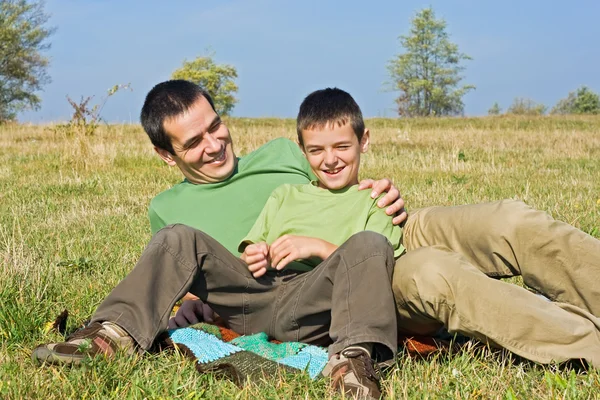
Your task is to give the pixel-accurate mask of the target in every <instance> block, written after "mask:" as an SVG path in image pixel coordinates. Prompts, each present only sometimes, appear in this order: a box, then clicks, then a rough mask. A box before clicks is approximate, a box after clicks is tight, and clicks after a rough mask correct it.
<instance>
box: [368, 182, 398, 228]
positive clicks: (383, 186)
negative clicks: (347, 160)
mask: <svg viewBox="0 0 600 400" xmlns="http://www.w3.org/2000/svg"><path fill="white" fill-rule="evenodd" d="M365 189H372V192H371V198H373V199H374V198H377V197H378V196H379V195H380V194H382V193H386V194H385V196H383V197H382V198H381V199H379V201H378V202H377V206H378V207H379V208H384V207H387V208H386V209H385V213H386V214H387V215H389V216H392V215H395V217H394V218H392V223H393V224H394V225H400V224H401V223H403V222H404V221H406V218H407V217H408V214H407V213H406V210H405V209H404V200H403V199H402V196H401V195H400V191H399V190H398V189H397V188H396V187H395V186H394V184H393V183H392V181H391V180H389V179H387V178H384V179H379V180H373V179H363V180H362V181H360V183H359V184H358V190H365Z"/></svg>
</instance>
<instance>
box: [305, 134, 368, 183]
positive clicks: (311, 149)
mask: <svg viewBox="0 0 600 400" xmlns="http://www.w3.org/2000/svg"><path fill="white" fill-rule="evenodd" d="M302 140H303V141H304V146H302V151H303V152H304V154H305V156H306V159H307V160H308V163H309V164H310V167H311V169H312V171H313V172H314V174H315V175H316V176H317V179H318V180H319V187H322V188H325V189H330V190H337V189H343V188H345V187H347V186H352V185H356V184H357V183H358V169H359V167H360V154H361V153H364V152H366V151H367V148H368V146H369V130H368V129H365V133H364V135H363V137H362V140H361V141H360V143H359V142H358V138H357V137H356V134H355V133H354V130H353V129H352V126H351V125H350V124H345V125H344V126H341V127H340V126H338V125H337V124H333V125H329V126H325V127H323V128H318V129H313V130H303V131H302Z"/></svg>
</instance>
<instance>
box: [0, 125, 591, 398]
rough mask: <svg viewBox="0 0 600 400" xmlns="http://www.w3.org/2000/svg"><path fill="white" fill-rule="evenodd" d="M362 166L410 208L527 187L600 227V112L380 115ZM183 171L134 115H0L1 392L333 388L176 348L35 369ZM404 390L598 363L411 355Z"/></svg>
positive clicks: (91, 302)
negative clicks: (159, 151) (248, 377)
mask: <svg viewBox="0 0 600 400" xmlns="http://www.w3.org/2000/svg"><path fill="white" fill-rule="evenodd" d="M228 125H229V127H230V129H231V131H232V133H233V135H234V140H235V142H236V151H237V153H238V154H241V155H243V154H246V153H248V152H249V151H251V150H253V149H255V148H256V147H258V146H259V145H260V144H262V143H264V142H266V141H267V140H270V139H273V138H276V137H280V136H287V137H290V138H292V137H293V135H294V121H293V120H278V119H231V120H229V121H228ZM367 125H368V126H369V127H371V129H372V142H373V145H372V147H371V151H370V153H369V154H368V155H367V157H366V158H365V161H364V164H363V168H362V175H363V176H364V177H383V176H386V177H390V178H392V179H393V180H394V181H395V182H396V184H397V186H398V187H399V188H400V189H401V191H402V193H403V196H404V198H405V199H406V201H407V204H408V206H409V209H414V208H417V207H423V206H428V205H434V204H440V205H452V204H466V203H475V202H483V201H491V200H497V199H501V198H518V199H521V200H524V201H525V202H527V203H528V204H530V205H532V206H534V207H536V208H538V209H542V210H545V211H547V212H548V213H550V214H551V215H552V216H553V217H555V218H557V219H560V220H563V221H566V222H568V223H570V224H573V225H574V226H576V227H578V228H580V229H582V230H584V231H586V232H588V233H590V234H592V235H593V236H595V237H600V222H599V221H600V179H599V178H598V177H599V176H600V118H597V117H595V118H594V117H538V118H530V117H520V118H519V117H497V118H471V119H415V120H405V121H401V120H391V119H374V120H370V121H368V122H367ZM180 179H181V176H180V174H179V173H178V171H177V170H175V169H170V168H168V167H166V166H165V165H163V163H162V161H160V160H159V158H158V157H157V156H156V155H154V153H153V150H152V148H151V146H150V144H149V142H148V140H147V138H146V137H145V135H144V133H143V132H142V130H141V128H140V127H139V126H127V125H118V126H106V127H103V128H101V129H100V130H99V131H98V132H97V134H95V135H93V136H86V137H78V136H72V137H68V136H66V135H65V134H64V132H62V133H61V132H60V131H58V130H52V129H51V127H48V126H21V125H6V126H3V127H0V274H1V276H2V279H0V398H7V399H12V398H15V399H16V398H47V399H55V398H60V399H62V398H73V397H81V398H107V397H108V398H110V397H119V398H211V399H212V398H239V399H255V398H270V399H284V398H285V399H287V398H302V399H304V398H330V397H332V396H333V397H335V396H334V395H332V394H331V393H330V392H329V391H328V389H327V386H326V384H325V383H324V382H322V381H319V382H310V381H309V380H308V379H307V378H306V377H304V376H281V377H279V378H278V379H275V380H269V381H266V380H265V381H259V382H253V383H252V384H249V385H247V386H246V387H244V388H243V389H241V390H240V389H238V388H237V387H235V386H233V385H232V384H231V383H228V382H224V381H219V380H215V379H214V377H212V376H210V375H199V374H198V373H196V371H195V369H194V367H193V366H192V365H191V363H190V362H189V361H188V360H186V359H184V358H183V357H182V356H180V355H177V354H172V353H171V354H159V355H152V356H146V357H142V358H136V359H133V360H132V359H130V358H126V357H118V358H117V359H116V360H114V361H112V362H106V361H104V360H90V362H89V363H87V364H86V365H85V366H84V367H82V368H57V367H51V368H37V367H35V366H34V364H33V363H32V362H31V361H30V353H31V350H32V349H33V347H34V346H35V345H36V344H38V343H41V342H48V341H52V340H60V339H62V337H61V336H60V335H58V334H57V333H54V332H47V331H46V330H45V329H44V327H45V325H46V323H47V322H48V321H52V320H53V319H54V317H55V316H56V315H57V314H59V313H60V312H61V311H62V310H63V309H65V308H66V309H68V310H69V311H70V314H71V318H70V321H69V328H70V329H73V328H74V327H75V326H76V324H77V323H78V322H80V321H83V320H85V319H86V318H87V317H89V316H90V315H91V313H92V312H93V311H94V310H95V308H96V307H97V305H98V304H99V302H100V301H101V300H102V299H103V298H104V297H105V296H106V295H107V293H108V292H109V291H110V289H111V288H112V287H114V286H115V285H116V284H117V283H118V282H119V281H120V279H121V278H122V277H124V276H125V275H126V274H127V272H128V271H129V269H130V268H132V266H133V265H134V263H135V261H136V260H137V258H138V257H139V255H140V253H141V251H142V249H143V247H144V245H145V243H147V242H148V240H149V239H150V230H149V224H148V221H147V217H146V210H147V206H148V203H149V201H150V199H151V198H152V197H153V196H154V195H155V194H157V193H159V192H160V191H161V190H164V189H166V188H168V187H170V186H171V185H172V184H174V183H176V182H178V181H179V180H180ZM383 385H384V388H385V392H386V394H387V396H388V398H390V399H395V398H503V399H555V398H565V399H575V398H578V399H579V398H581V399H587V398H595V397H597V396H598V394H597V393H600V373H599V372H598V371H597V370H591V371H589V372H588V373H587V374H575V372H574V371H571V370H569V369H556V368H554V367H541V366H536V365H533V364H531V363H526V362H521V361H518V360H515V359H512V358H511V357H510V355H507V354H504V353H495V352H490V351H489V350H485V351H463V352H461V353H458V354H452V355H437V356H434V357H433V358H432V359H428V360H421V359H411V358H407V357H400V358H399V360H398V362H397V365H396V366H395V367H394V368H392V370H391V372H390V373H389V374H388V375H387V377H386V379H385V380H384V381H383Z"/></svg>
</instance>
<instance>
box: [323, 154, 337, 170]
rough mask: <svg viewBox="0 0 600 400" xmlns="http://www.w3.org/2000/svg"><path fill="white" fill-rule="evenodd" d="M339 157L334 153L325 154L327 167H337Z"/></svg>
mask: <svg viewBox="0 0 600 400" xmlns="http://www.w3.org/2000/svg"><path fill="white" fill-rule="evenodd" d="M337 161H338V160H337V157H336V155H335V154H334V153H332V152H327V153H325V165H326V166H327V167H335V165H336V164H337Z"/></svg>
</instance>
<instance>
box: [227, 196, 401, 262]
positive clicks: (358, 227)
mask: <svg viewBox="0 0 600 400" xmlns="http://www.w3.org/2000/svg"><path fill="white" fill-rule="evenodd" d="M370 195H371V191H370V190H358V185H355V186H351V187H348V188H345V189H341V190H336V191H331V190H326V189H321V188H319V187H317V186H316V185H315V184H296V185H289V184H286V185H283V186H281V187H279V188H277V189H276V190H275V191H274V192H273V194H272V195H271V196H270V197H269V199H268V200H267V204H266V205H265V208H264V209H263V210H262V212H261V214H260V216H259V217H258V219H257V220H256V223H255V224H254V226H253V227H252V229H251V230H250V232H248V234H247V235H246V237H245V238H244V239H243V240H242V241H241V243H240V246H239V248H238V250H239V251H240V252H243V251H244V249H245V247H246V246H247V245H248V244H250V243H259V242H266V243H268V244H271V243H273V242H274V241H275V240H276V239H277V238H279V237H281V236H283V235H298V236H309V237H315V238H319V239H322V240H325V241H327V242H330V243H333V244H335V245H337V246H340V245H341V244H342V243H344V242H345V241H346V240H348V239H349V238H350V236H352V235H353V234H355V233H358V232H361V231H365V230H366V231H373V232H377V233H381V234H382V235H384V236H385V237H387V238H388V240H389V241H390V243H391V244H392V247H393V248H394V256H395V257H399V256H400V255H401V254H402V253H403V252H404V246H403V245H402V242H401V239H402V228H400V227H399V226H396V225H393V224H392V218H390V217H389V216H388V215H386V214H385V210H383V209H381V208H379V207H377V204H376V203H377V200H378V199H372V198H371V196H370ZM317 264H318V261H315V260H302V261H296V262H293V263H290V264H288V266H286V268H290V269H295V270H301V271H306V270H310V269H312V268H314V267H315V266H316V265H317Z"/></svg>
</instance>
